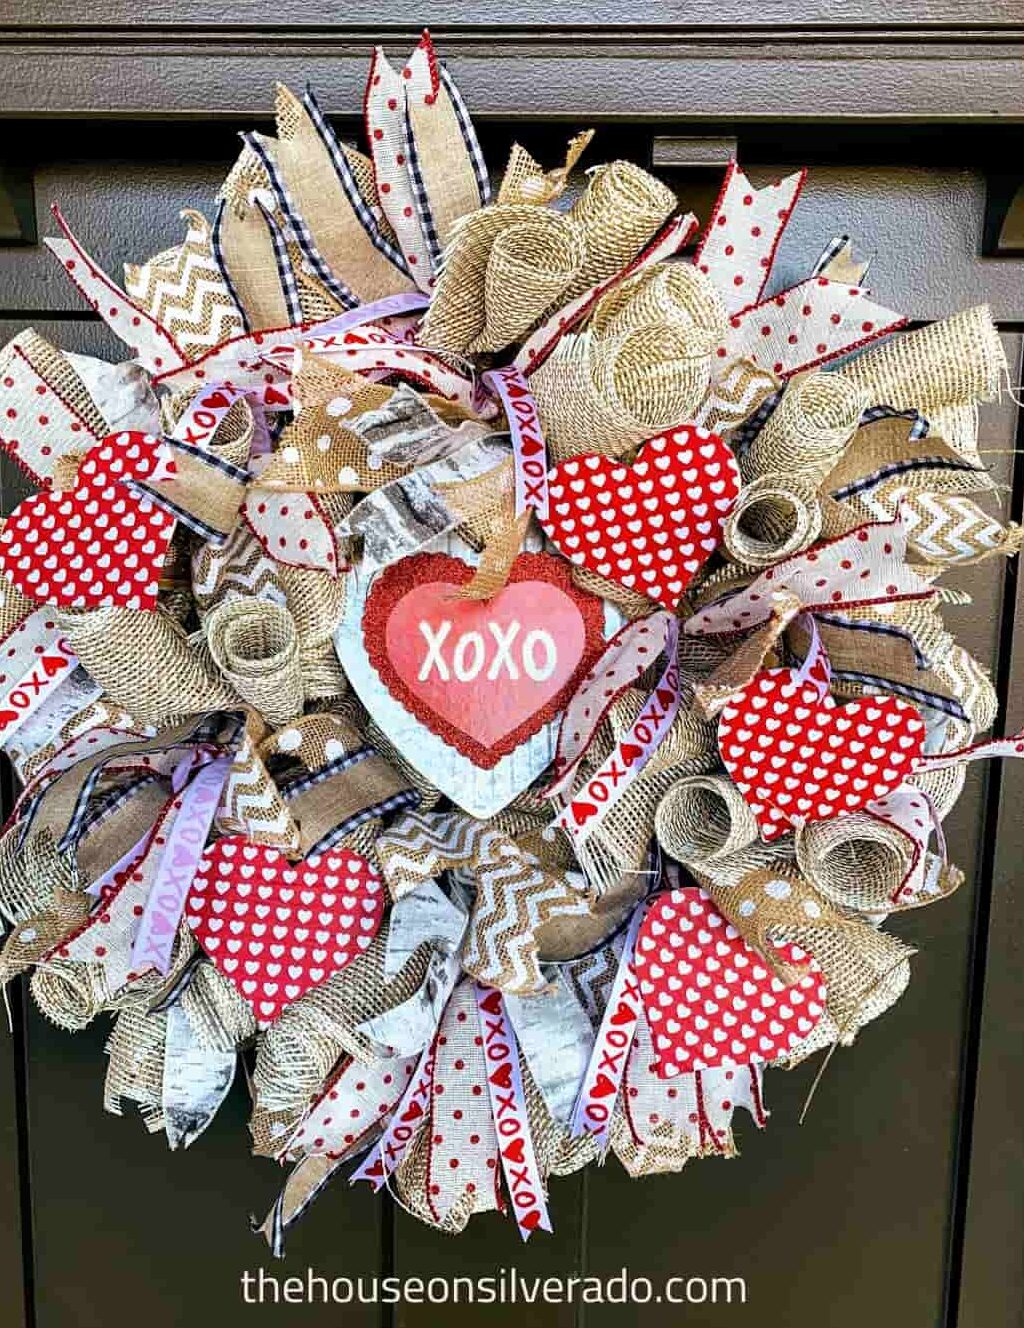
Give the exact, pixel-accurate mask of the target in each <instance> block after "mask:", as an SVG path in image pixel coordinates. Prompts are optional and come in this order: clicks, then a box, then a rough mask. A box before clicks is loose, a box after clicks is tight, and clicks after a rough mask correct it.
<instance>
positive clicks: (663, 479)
mask: <svg viewBox="0 0 1024 1328" xmlns="http://www.w3.org/2000/svg"><path fill="white" fill-rule="evenodd" d="M739 491H740V474H739V468H738V467H737V465H736V459H735V457H734V456H733V454H732V452H731V451H730V450H729V448H728V447H726V445H725V444H724V443H723V442H722V440H721V439H720V438H719V437H718V436H717V434H712V433H708V432H707V431H706V430H704V429H698V428H697V427H696V426H695V425H689V424H687V425H684V426H683V427H682V428H679V429H673V430H671V431H670V432H668V433H663V434H658V435H657V437H655V438H650V439H648V441H647V442H646V443H644V445H643V447H642V448H641V449H640V453H639V455H638V456H637V459H636V460H635V461H634V462H633V464H632V466H623V465H620V464H619V463H618V462H616V461H615V460H613V458H611V457H606V456H598V455H590V456H580V457H573V458H571V459H570V460H569V461H563V462H562V463H561V464H560V465H558V466H556V467H555V468H554V470H552V471H551V472H550V475H549V513H550V515H549V517H548V519H547V520H546V521H542V522H541V525H542V526H543V527H544V529H545V531H546V532H547V534H548V536H549V538H550V539H551V540H552V541H553V543H554V544H555V545H557V547H558V548H559V549H561V551H562V553H564V554H565V556H566V557H567V558H568V559H569V561H570V562H571V563H574V564H575V565H576V566H577V567H586V568H589V570H590V571H592V572H596V573H597V574H598V576H603V577H605V578H607V579H608V580H609V581H614V582H615V583H616V584H617V585H620V586H625V587H626V589H627V590H633V591H636V592H637V593H638V594H641V595H646V596H647V597H648V599H653V600H655V601H656V602H657V603H658V604H661V605H662V606H663V607H664V608H666V609H675V608H676V606H677V605H678V604H679V601H680V599H681V598H682V595H683V592H684V591H685V589H686V587H687V586H688V585H689V584H690V582H691V581H692V580H693V578H694V576H696V574H697V572H699V571H700V569H701V567H702V566H703V565H704V563H705V562H707V560H708V558H710V556H711V554H712V553H714V551H715V549H717V548H718V545H719V544H720V542H721V539H722V527H723V525H724V524H725V521H726V518H727V517H728V515H729V513H730V512H731V511H732V508H733V505H734V504H735V502H736V497H737V494H738V493H739Z"/></svg>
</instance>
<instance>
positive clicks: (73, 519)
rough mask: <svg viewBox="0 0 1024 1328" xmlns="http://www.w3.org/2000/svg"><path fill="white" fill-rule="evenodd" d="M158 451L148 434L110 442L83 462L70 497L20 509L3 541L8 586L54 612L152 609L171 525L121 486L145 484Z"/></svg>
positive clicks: (58, 495)
mask: <svg viewBox="0 0 1024 1328" xmlns="http://www.w3.org/2000/svg"><path fill="white" fill-rule="evenodd" d="M160 446H161V441H160V439H159V438H155V437H153V435H152V434H145V433H139V432H137V431H134V430H130V431H127V432H124V433H118V434H110V435H109V436H108V437H106V438H104V439H102V441H100V442H99V443H97V444H96V445H95V446H94V447H91V448H90V449H89V451H88V452H87V453H86V455H85V457H84V458H83V459H82V462H81V464H80V465H79V467H78V473H77V476H76V479H75V487H74V489H73V490H71V491H69V492H66V493H62V492H60V491H59V490H58V491H55V492H44V493H38V494H36V495H35V496H34V497H32V498H26V499H25V501H24V502H22V503H19V504H18V506H17V507H16V508H15V509H14V511H13V512H12V513H11V515H10V517H9V518H8V520H7V522H6V524H5V525H4V528H3V532H2V533H0V566H2V567H3V572H4V576H5V577H6V578H7V580H8V581H11V582H13V583H14V585H16V586H17V587H18V589H19V590H20V591H21V592H22V594H24V595H28V596H29V597H30V598H31V599H34V600H37V601H38V602H39V603H41V604H52V605H54V606H55V607H56V608H63V609H98V608H112V607H117V608H123V609H153V608H155V607H156V600H157V593H158V591H159V588H160V572H161V569H162V568H163V564H164V557H165V555H166V553H167V546H168V545H169V544H170V542H171V536H172V534H173V533H174V518H173V517H172V516H171V515H170V514H169V513H167V512H165V511H163V510H162V509H161V508H159V507H157V506H156V504H155V503H152V502H150V500H149V499H148V498H139V497H136V495H135V494H133V493H132V492H130V490H129V489H127V488H126V487H125V486H124V484H122V483H120V482H119V481H122V480H126V479H138V480H144V479H146V478H147V477H148V476H150V475H151V474H152V473H153V471H154V469H155V468H156V464H157V453H158V451H159V449H160ZM171 464H172V466H173V463H171ZM161 468H162V471H163V473H164V474H166V473H168V472H167V466H166V464H165V463H162V466H161Z"/></svg>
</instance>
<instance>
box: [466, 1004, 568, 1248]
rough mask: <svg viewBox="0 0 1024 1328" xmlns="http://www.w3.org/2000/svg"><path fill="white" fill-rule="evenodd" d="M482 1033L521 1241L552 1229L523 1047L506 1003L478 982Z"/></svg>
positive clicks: (496, 1126)
mask: <svg viewBox="0 0 1024 1328" xmlns="http://www.w3.org/2000/svg"><path fill="white" fill-rule="evenodd" d="M474 989H475V992H476V1008H477V1014H478V1015H479V1017H480V1032H481V1034H482V1036H483V1040H484V1060H485V1062H486V1064H487V1091H488V1093H489V1094H490V1099H491V1114H492V1115H493V1117H494V1130H495V1133H496V1134H497V1136H498V1154H499V1156H500V1157H501V1167H502V1171H503V1173H504V1176H505V1186H506V1188H507V1190H508V1193H509V1198H510V1199H511V1200H512V1211H513V1213H514V1214H515V1219H516V1225H517V1226H518V1228H519V1234H520V1236H522V1238H523V1240H529V1238H530V1235H531V1233H532V1232H534V1231H537V1230H540V1231H548V1232H550V1231H552V1230H553V1228H552V1226H551V1218H550V1217H549V1216H548V1208H547V1201H546V1199H545V1196H544V1185H543V1183H542V1181H541V1175H540V1168H539V1167H538V1166H537V1156H536V1154H535V1152H534V1149H533V1139H532V1137H531V1135H530V1122H529V1119H528V1118H527V1114H526V1095H525V1094H524V1092H523V1076H522V1071H521V1070H520V1067H519V1048H518V1045H517V1043H516V1035H515V1033H514V1032H513V1031H512V1023H511V1021H510V1020H509V1017H508V1013H507V1011H506V1009H505V1001H504V998H503V997H502V994H501V992H500V991H498V989H497V988H496V987H483V986H481V985H480V983H478V982H477V983H474Z"/></svg>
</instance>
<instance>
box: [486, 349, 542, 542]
mask: <svg viewBox="0 0 1024 1328" xmlns="http://www.w3.org/2000/svg"><path fill="white" fill-rule="evenodd" d="M484 382H485V383H487V384H488V385H489V386H490V387H492V388H493V389H494V391H495V392H496V393H497V395H498V396H499V397H500V398H501V404H502V405H503V406H504V408H505V415H506V417H507V419H508V424H509V429H510V430H511V433H512V453H513V456H514V459H515V468H516V515H517V516H518V515H519V514H520V513H522V512H525V511H526V510H527V508H530V509H532V510H533V511H534V512H536V514H537V517H538V519H539V520H541V521H545V520H547V515H548V452H547V445H546V444H545V442H544V431H543V429H542V428H541V422H540V412H539V411H538V410H537V403H536V401H534V399H533V393H532V392H531V391H530V388H529V385H528V384H527V382H526V379H525V378H524V377H523V374H522V373H521V371H520V370H519V369H517V368H516V366H515V365H514V364H510V365H507V366H506V367H505V368H504V369H491V370H490V372H489V373H485V374H484Z"/></svg>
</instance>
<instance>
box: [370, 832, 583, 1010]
mask: <svg viewBox="0 0 1024 1328" xmlns="http://www.w3.org/2000/svg"><path fill="white" fill-rule="evenodd" d="M376 849H377V857H378V860H379V862H380V865H381V870H382V871H383V872H384V875H385V877H386V879H387V882H388V885H389V887H390V889H391V893H392V896H393V897H394V898H395V899H400V898H401V897H402V896H403V895H405V894H408V893H409V891H411V890H415V889H417V888H418V887H419V886H420V885H422V884H423V883H424V882H426V881H430V880H433V879H434V878H435V877H437V876H439V875H440V874H441V873H442V872H444V871H452V870H456V869H460V870H463V871H466V872H468V873H469V874H470V875H471V877H472V879H473V880H474V882H475V884H476V890H477V894H476V899H475V901H474V903H473V909H472V913H471V916H470V923H469V931H468V935H467V939H466V944H465V950H464V953H463V967H464V969H465V970H466V972H467V973H470V974H471V975H472V976H473V977H475V978H476V979H477V981H478V982H482V983H484V985H485V986H489V987H497V988H499V989H500V990H501V991H505V992H509V993H511V994H513V995H517V996H525V995H528V994H530V993H531V992H542V991H544V990H545V989H546V988H547V983H546V981H545V979H544V975H543V973H542V972H541V969H540V965H539V962H538V958H537V948H538V947H537V936H536V933H537V931H538V930H539V929H540V928H541V927H542V926H543V925H544V924H545V923H546V922H548V921H550V920H551V919H553V918H556V917H572V916H585V915H586V914H587V913H588V912H589V911H590V907H591V901H590V897H589V895H588V894H586V893H585V892H583V891H581V890H579V889H576V888H575V887H574V886H572V885H571V884H569V883H568V882H567V881H566V880H564V879H561V878H559V877H557V876H553V875H551V874H550V873H549V872H546V871H543V870H542V869H541V867H540V866H539V865H538V864H537V862H536V860H535V859H533V858H532V857H530V856H529V855H528V854H526V853H525V852H524V851H523V850H522V849H521V848H520V847H519V845H518V844H517V843H516V842H515V840H513V839H511V838H509V836H508V835H506V834H503V833H502V832H501V831H500V830H497V829H495V828H494V827H493V826H490V825H488V824H486V823H484V822H482V821H474V820H473V819H472V818H471V817H469V816H463V815H462V814H460V813H457V812H444V813H441V812H435V813H429V814H418V813H407V814H406V815H405V816H402V817H400V818H399V819H398V820H397V821H396V822H395V824H394V825H393V826H392V827H391V829H390V830H387V831H385V832H384V834H382V835H381V836H380V838H379V839H378V840H377V844H376Z"/></svg>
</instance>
